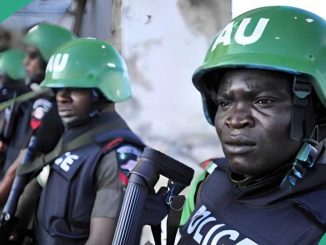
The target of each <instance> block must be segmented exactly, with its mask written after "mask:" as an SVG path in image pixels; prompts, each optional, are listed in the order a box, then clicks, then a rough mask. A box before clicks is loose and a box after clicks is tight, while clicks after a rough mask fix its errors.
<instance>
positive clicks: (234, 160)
mask: <svg viewBox="0 0 326 245" xmlns="http://www.w3.org/2000/svg"><path fill="white" fill-rule="evenodd" d="M291 85H292V79H291V77H289V76H285V75H282V74H281V73H277V72H272V71H264V70H254V69H235V70H229V71H226V73H225V75H224V76H223V78H222V80H221V82H220V83H219V88H218V91H217V98H216V100H217V104H218V109H217V113H216V116H215V128H216V132H217V134H218V136H219V138H220V141H221V144H222V148H223V151H224V154H225V157H226V158H227V159H228V163H229V167H230V169H231V171H232V172H234V173H236V174H239V175H242V176H246V177H248V176H260V175H264V174H266V173H268V172H270V171H273V170H275V169H277V168H278V167H280V166H282V165H284V164H287V163H291V162H292V160H293V158H294V157H295V155H296V153H297V152H298V151H299V149H300V147H301V145H302V142H300V141H295V140H293V139H292V138H291V137H290V133H289V132H290V121H291V108H292V91H291Z"/></svg>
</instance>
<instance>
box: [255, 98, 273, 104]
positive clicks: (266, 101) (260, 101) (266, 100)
mask: <svg viewBox="0 0 326 245" xmlns="http://www.w3.org/2000/svg"><path fill="white" fill-rule="evenodd" d="M273 102H275V101H274V100H273V99H271V98H259V99H257V100H256V101H255V104H258V105H269V104H272V103H273Z"/></svg>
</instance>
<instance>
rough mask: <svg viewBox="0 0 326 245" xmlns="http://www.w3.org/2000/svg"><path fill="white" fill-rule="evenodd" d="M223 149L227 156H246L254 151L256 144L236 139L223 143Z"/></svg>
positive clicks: (240, 138) (248, 140)
mask: <svg viewBox="0 0 326 245" xmlns="http://www.w3.org/2000/svg"><path fill="white" fill-rule="evenodd" d="M223 142H224V143H223V146H224V147H223V148H224V151H226V152H227V153H228V154H246V153H248V152H251V151H253V150H254V149H255V147H256V143H255V142H254V141H252V140H250V139H247V138H243V137H236V138H233V139H228V140H224V141H223Z"/></svg>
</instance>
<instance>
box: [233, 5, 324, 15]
mask: <svg viewBox="0 0 326 245" xmlns="http://www.w3.org/2000/svg"><path fill="white" fill-rule="evenodd" d="M232 3H233V5H232V16H233V17H235V16H237V15H239V14H241V13H243V12H246V11H247V10H250V9H254V8H258V7H262V6H271V5H289V6H295V7H299V8H303V9H306V10H308V11H310V12H314V13H315V14H318V15H320V16H321V17H323V18H324V19H326V1H325V0H233V2H232Z"/></svg>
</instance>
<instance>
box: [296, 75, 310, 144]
mask: <svg viewBox="0 0 326 245" xmlns="http://www.w3.org/2000/svg"><path fill="white" fill-rule="evenodd" d="M292 91H293V94H294V95H293V99H292V100H293V107H292V113H291V131H290V136H291V138H292V139H294V140H297V141H302V140H304V137H305V135H309V134H310V133H311V132H312V130H313V128H314V126H315V125H313V124H314V120H313V118H314V117H313V115H312V113H313V112H312V108H311V107H312V103H311V96H310V95H311V84H310V82H308V81H306V80H304V79H302V78H300V77H297V76H295V77H294V81H293V87H292ZM309 131H310V132H309Z"/></svg>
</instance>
